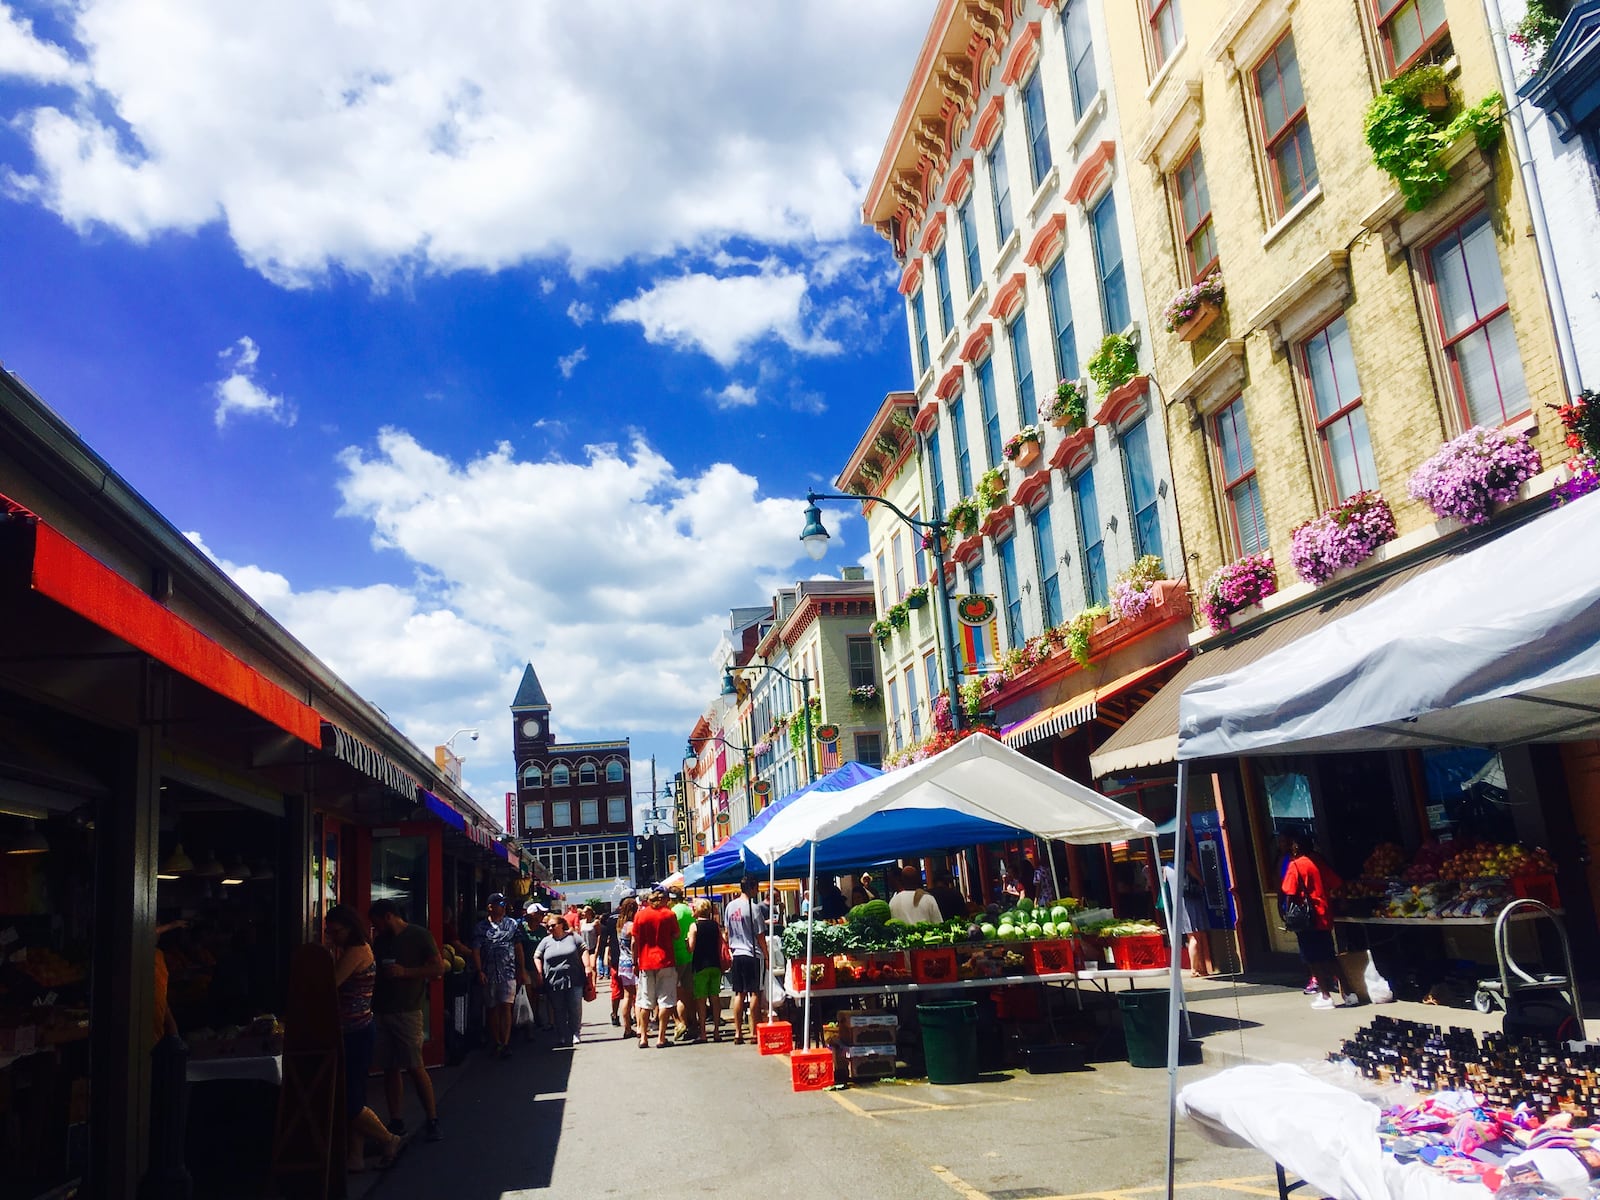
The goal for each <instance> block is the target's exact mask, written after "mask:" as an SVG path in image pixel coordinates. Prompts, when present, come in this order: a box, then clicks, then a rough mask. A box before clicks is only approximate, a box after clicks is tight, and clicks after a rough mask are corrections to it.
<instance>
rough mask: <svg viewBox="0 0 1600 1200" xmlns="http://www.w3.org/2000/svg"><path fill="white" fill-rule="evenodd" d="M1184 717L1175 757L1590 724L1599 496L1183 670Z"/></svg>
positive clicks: (1463, 741)
mask: <svg viewBox="0 0 1600 1200" xmlns="http://www.w3.org/2000/svg"><path fill="white" fill-rule="evenodd" d="M1178 717H1179V720H1178V753H1179V757H1180V758H1182V759H1197V758H1214V757H1217V756H1219V755H1234V754H1258V753H1310V752H1316V751H1326V750H1367V749H1383V748H1388V747H1408V746H1441V745H1443V746H1450V745H1462V746H1508V745H1519V744H1522V743H1525V742H1549V741H1569V740H1576V739H1587V738H1593V737H1596V736H1600V495H1589V496H1585V497H1583V498H1581V499H1579V500H1575V501H1572V502H1571V503H1569V504H1567V505H1565V506H1564V507H1562V508H1559V509H1557V510H1556V511H1554V512H1551V513H1547V514H1545V515H1543V516H1539V517H1537V518H1535V519H1533V520H1531V521H1529V522H1527V523H1526V524H1523V525H1519V526H1516V527H1514V528H1511V529H1509V530H1507V531H1506V532H1505V533H1502V534H1500V535H1499V536H1497V537H1494V538H1493V540H1491V541H1487V542H1485V543H1483V544H1481V545H1478V546H1477V547H1475V548H1473V549H1470V550H1467V551H1464V552H1462V553H1459V554H1455V555H1452V556H1448V557H1446V559H1445V561H1443V562H1441V563H1440V564H1439V565H1438V566H1435V567H1434V568H1433V569H1432V570H1430V571H1428V572H1427V573H1426V575H1425V576H1424V577H1423V578H1413V579H1410V580H1408V581H1406V582H1405V583H1404V584H1403V585H1401V586H1398V587H1394V588H1391V589H1389V590H1388V591H1386V592H1385V593H1384V594H1383V595H1381V596H1378V597H1376V598H1375V599H1373V600H1372V601H1371V602H1370V603H1368V604H1367V605H1365V606H1364V607H1362V608H1361V609H1360V610H1359V611H1357V612H1352V613H1350V614H1349V615H1346V616H1342V617H1341V618H1340V619H1339V620H1337V621H1333V622H1330V623H1327V624H1325V625H1323V626H1322V627H1321V628H1318V629H1316V630H1315V631H1313V632H1311V633H1309V634H1307V635H1306V636H1304V637H1302V638H1300V639H1299V640H1297V641H1296V642H1295V643H1294V644H1293V645H1290V646H1284V647H1281V648H1280V649H1278V650H1277V651H1276V652H1274V653H1273V654H1270V655H1266V656H1263V657H1262V658H1260V660H1259V661H1257V662H1255V663H1253V664H1251V665H1250V666H1249V667H1248V668H1245V669H1235V670H1233V671H1230V672H1228V673H1227V674H1225V675H1213V676H1212V677H1211V678H1209V679H1206V680H1203V681H1199V682H1196V683H1194V684H1191V685H1190V686H1188V687H1187V688H1185V689H1184V692H1183V695H1182V699H1181V701H1180V703H1179V712H1178Z"/></svg>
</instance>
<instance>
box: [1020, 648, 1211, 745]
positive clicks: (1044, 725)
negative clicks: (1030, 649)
mask: <svg viewBox="0 0 1600 1200" xmlns="http://www.w3.org/2000/svg"><path fill="white" fill-rule="evenodd" d="M1188 656H1189V652H1188V651H1187V650H1185V651H1183V652H1182V653H1180V654H1175V655H1173V656H1172V657H1171V658H1168V659H1165V660H1164V661H1162V662H1158V663H1151V664H1150V665H1148V666H1143V667H1140V668H1138V669H1137V670H1134V671H1129V672H1128V673H1127V674H1126V675H1119V676H1117V678H1115V679H1110V680H1107V681H1106V682H1104V683H1096V684H1094V685H1092V686H1085V687H1084V688H1082V689H1081V690H1080V691H1079V692H1078V693H1077V695H1075V696H1071V697H1069V698H1068V699H1066V700H1063V701H1062V702H1061V703H1059V704H1053V705H1051V706H1050V707H1049V708H1046V709H1042V710H1041V711H1039V712H1036V713H1034V714H1033V716H1031V717H1028V718H1027V719H1026V720H1023V721H1019V722H1018V723H1017V724H1016V725H1014V726H1012V727H1011V729H1009V730H1007V731H1006V733H1005V734H1004V735H1002V737H1001V739H1000V740H1001V741H1003V742H1004V743H1005V744H1006V745H1008V746H1010V747H1011V748H1012V749H1013V750H1020V749H1021V748H1022V747H1023V746H1031V745H1032V744H1033V743H1034V742H1042V741H1044V739H1045V738H1048V737H1055V736H1056V735H1058V734H1062V733H1065V732H1067V730H1069V729H1076V728H1077V727H1078V726H1079V725H1082V724H1084V723H1086V722H1088V721H1092V720H1094V719H1095V717H1096V716H1098V715H1099V711H1100V709H1099V705H1100V703H1101V702H1102V701H1105V700H1109V699H1111V698H1112V697H1113V696H1119V695H1121V694H1122V693H1123V692H1126V691H1128V690H1129V689H1131V688H1135V687H1138V686H1139V684H1141V683H1143V682H1144V681H1145V680H1147V679H1149V678H1150V677H1151V676H1153V675H1156V674H1159V673H1160V672H1162V671H1164V670H1166V669H1167V668H1169V667H1173V666H1176V665H1177V664H1178V663H1180V662H1182V661H1183V660H1184V659H1185V658H1187V657H1188Z"/></svg>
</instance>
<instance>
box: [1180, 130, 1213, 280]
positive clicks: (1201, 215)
mask: <svg viewBox="0 0 1600 1200" xmlns="http://www.w3.org/2000/svg"><path fill="white" fill-rule="evenodd" d="M1172 185H1173V187H1174V188H1176V189H1177V192H1178V213H1179V215H1180V217H1181V218H1182V224H1183V228H1182V229H1181V230H1179V232H1180V234H1181V235H1182V237H1183V244H1184V246H1185V247H1187V248H1188V251H1189V278H1190V279H1191V280H1201V279H1204V278H1205V277H1206V276H1207V275H1209V274H1211V272H1212V271H1213V270H1215V269H1216V266H1217V239H1216V235H1215V233H1213V232H1212V229H1211V191H1210V189H1209V188H1207V187H1206V161H1205V158H1204V156H1203V155H1202V154H1201V153H1200V147H1199V146H1196V147H1195V148H1194V149H1193V150H1191V151H1190V152H1189V157H1188V158H1186V159H1184V160H1183V162H1182V163H1180V164H1179V165H1178V169H1177V170H1176V171H1175V172H1173V175H1172Z"/></svg>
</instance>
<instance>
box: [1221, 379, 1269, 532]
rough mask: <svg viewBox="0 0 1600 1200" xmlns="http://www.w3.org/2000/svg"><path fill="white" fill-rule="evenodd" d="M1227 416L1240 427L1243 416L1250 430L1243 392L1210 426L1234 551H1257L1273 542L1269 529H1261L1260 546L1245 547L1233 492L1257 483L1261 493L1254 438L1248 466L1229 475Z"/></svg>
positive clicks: (1228, 419) (1228, 404)
mask: <svg viewBox="0 0 1600 1200" xmlns="http://www.w3.org/2000/svg"><path fill="white" fill-rule="evenodd" d="M1225 419H1226V420H1227V421H1228V422H1229V423H1231V424H1232V425H1234V426H1235V427H1237V426H1238V424H1239V422H1240V420H1241V419H1243V420H1244V425H1245V429H1246V430H1247V431H1248V430H1249V427H1250V423H1249V420H1248V419H1246V418H1245V417H1244V397H1243V396H1235V397H1234V398H1233V399H1232V400H1230V401H1228V403H1227V404H1224V405H1223V406H1222V407H1221V408H1219V409H1218V410H1217V411H1216V412H1215V413H1214V414H1212V417H1211V430H1212V440H1213V441H1214V442H1215V444H1216V461H1217V478H1218V479H1219V480H1221V481H1222V501H1223V507H1224V508H1226V509H1227V510H1228V526H1229V531H1230V534H1231V536H1232V540H1233V549H1234V552H1235V553H1236V554H1246V553H1249V554H1255V553H1259V551H1260V550H1263V549H1265V548H1266V546H1267V545H1270V541H1269V540H1268V539H1267V538H1266V537H1265V533H1266V531H1265V529H1263V530H1262V531H1261V532H1262V535H1263V537H1262V545H1261V546H1259V547H1257V548H1256V549H1255V550H1249V551H1247V550H1246V549H1245V544H1244V536H1243V535H1242V534H1241V533H1240V531H1239V505H1238V502H1237V501H1236V500H1235V498H1234V493H1235V492H1236V491H1238V489H1240V488H1242V487H1244V486H1245V485H1246V484H1250V483H1255V484H1256V489H1257V492H1258V494H1259V491H1260V487H1261V485H1260V484H1259V483H1258V482H1256V453H1255V442H1253V441H1252V442H1251V443H1250V465H1249V467H1247V468H1244V469H1242V470H1241V471H1240V472H1239V474H1238V475H1232V476H1230V475H1229V474H1228V460H1227V457H1226V456H1225V455H1224V454H1223V452H1222V426H1223V422H1224V420H1225ZM1245 436H1246V437H1247V438H1248V437H1249V434H1248V432H1246V435H1245ZM1236 441H1237V439H1236ZM1241 465H1242V464H1241Z"/></svg>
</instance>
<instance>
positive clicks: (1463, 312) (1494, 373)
mask: <svg viewBox="0 0 1600 1200" xmlns="http://www.w3.org/2000/svg"><path fill="white" fill-rule="evenodd" d="M1428 270H1429V274H1430V275H1431V276H1432V282H1433V299H1434V306H1435V309H1436V310H1437V312H1438V315H1439V325H1440V328H1441V329H1442V330H1443V332H1444V353H1445V361H1446V363H1447V364H1448V365H1449V368H1450V377H1451V379H1452V381H1453V382H1454V384H1455V391H1456V398H1457V400H1458V401H1460V403H1461V404H1462V405H1463V407H1464V408H1465V410H1466V415H1467V419H1468V420H1469V421H1470V422H1471V423H1472V424H1474V425H1501V424H1504V423H1505V422H1506V421H1509V420H1511V418H1513V417H1516V416H1520V415H1522V414H1523V413H1525V412H1527V411H1528V409H1529V407H1530V405H1529V399H1528V383H1527V380H1525V379H1524V378H1523V375H1522V356H1521V355H1520V354H1518V353H1517V339H1516V335H1515V334H1514V333H1513V332H1512V329H1511V313H1510V311H1509V310H1508V308H1507V306H1506V283H1505V279H1504V277H1502V276H1501V274H1500V259H1499V256H1498V255H1497V254H1496V253H1495V247H1494V229H1493V227H1492V226H1491V225H1490V224H1489V218H1488V215H1487V214H1484V213H1479V214H1478V215H1477V216H1476V217H1473V218H1471V219H1470V220H1468V221H1466V222H1465V223H1463V224H1461V225H1458V226H1457V227H1456V228H1455V229H1452V230H1451V231H1450V232H1449V233H1448V234H1446V235H1445V236H1444V238H1442V239H1441V240H1440V241H1438V242H1436V243H1434V245H1433V246H1432V247H1431V248H1430V249H1429V250H1428Z"/></svg>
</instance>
